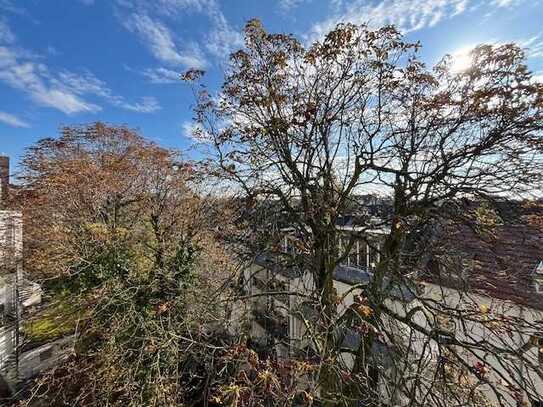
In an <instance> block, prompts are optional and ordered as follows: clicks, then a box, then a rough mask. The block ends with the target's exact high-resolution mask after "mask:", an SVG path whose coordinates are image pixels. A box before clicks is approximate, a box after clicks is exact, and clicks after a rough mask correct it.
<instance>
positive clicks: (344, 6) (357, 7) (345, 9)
mask: <svg viewBox="0 0 543 407" xmlns="http://www.w3.org/2000/svg"><path fill="white" fill-rule="evenodd" d="M337 6H338V9H339V11H338V12H336V13H335V15H333V16H332V17H330V18H328V19H326V20H324V21H322V22H319V23H317V24H315V25H314V26H313V28H312V30H311V32H310V33H309V35H308V36H307V37H308V39H309V40H315V39H318V38H322V37H323V36H324V35H325V34H326V33H327V32H328V31H330V30H331V29H333V28H334V27H335V26H336V25H337V24H338V23H339V22H352V23H355V24H365V23H367V24H370V25H371V26H376V27H377V26H382V25H387V24H394V25H395V26H396V27H398V28H399V29H400V30H401V31H402V32H404V33H408V32H411V31H417V30H420V29H423V28H427V27H432V26H435V25H436V24H437V23H439V22H440V21H442V20H444V19H449V18H452V17H454V16H456V15H459V14H461V13H463V12H464V11H465V10H466V7H467V6H468V0H433V1H428V0H382V1H373V2H368V1H366V0H353V1H349V2H343V3H341V4H338V5H337Z"/></svg>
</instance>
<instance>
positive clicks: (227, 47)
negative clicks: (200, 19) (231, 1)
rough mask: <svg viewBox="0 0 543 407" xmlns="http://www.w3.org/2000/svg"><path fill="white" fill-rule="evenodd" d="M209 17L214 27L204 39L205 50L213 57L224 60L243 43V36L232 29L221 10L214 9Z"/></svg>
mask: <svg viewBox="0 0 543 407" xmlns="http://www.w3.org/2000/svg"><path fill="white" fill-rule="evenodd" d="M211 18H212V20H213V22H214V24H213V25H214V28H213V29H212V30H211V32H210V33H209V35H208V36H207V39H206V43H207V50H208V51H209V52H210V53H211V54H212V55H214V56H215V57H217V58H219V59H221V60H225V59H226V58H228V56H229V54H230V53H231V52H232V51H233V50H234V49H236V48H240V47H241V46H242V45H243V36H242V35H241V33H240V32H239V31H235V30H234V29H232V27H231V26H230V24H228V21H227V20H226V18H225V17H224V15H223V14H222V13H221V12H219V11H216V12H215V13H214V14H213V15H212V17H211Z"/></svg>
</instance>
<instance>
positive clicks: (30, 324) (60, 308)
mask: <svg viewBox="0 0 543 407" xmlns="http://www.w3.org/2000/svg"><path fill="white" fill-rule="evenodd" d="M81 315H82V312H81V310H79V309H78V308H77V307H76V306H74V305H73V304H71V303H70V302H69V301H68V300H67V299H66V298H58V297H57V298H55V299H54V300H53V301H52V302H51V303H50V304H49V305H48V306H47V307H46V308H44V309H43V310H41V311H39V312H38V313H36V314H35V315H33V316H32V317H30V318H29V319H26V320H24V321H23V324H22V328H23V333H24V336H25V338H26V341H27V342H30V343H34V342H48V341H51V340H54V339H57V338H60V337H62V336H65V335H70V334H72V333H73V332H74V331H75V327H76V325H77V321H78V319H79V318H80V317H81Z"/></svg>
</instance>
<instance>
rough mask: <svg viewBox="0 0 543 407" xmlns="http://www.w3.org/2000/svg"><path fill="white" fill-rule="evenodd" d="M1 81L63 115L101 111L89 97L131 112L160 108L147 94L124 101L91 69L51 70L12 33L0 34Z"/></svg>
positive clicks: (150, 110) (146, 111)
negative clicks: (139, 98) (94, 97)
mask: <svg viewBox="0 0 543 407" xmlns="http://www.w3.org/2000/svg"><path fill="white" fill-rule="evenodd" d="M8 29H9V27H8ZM4 32H8V31H4ZM9 32H11V31H9ZM0 81H2V82H4V83H5V84H7V85H8V86H10V87H12V88H14V89H17V90H19V91H21V92H23V93H25V94H26V95H27V96H28V97H29V98H30V99H31V100H32V101H33V102H35V103H36V104H38V105H40V106H45V107H50V108H53V109H56V110H59V111H61V112H63V113H66V114H75V113H84V112H87V113H95V112H98V111H100V110H102V107H101V106H99V105H98V104H96V103H95V102H91V101H89V100H88V97H89V96H96V97H100V98H102V99H103V100H105V101H106V102H107V103H109V104H111V105H113V106H116V107H119V108H122V109H127V110H132V111H138V112H145V113H148V112H152V111H155V110H158V109H159V108H160V106H159V105H158V102H157V101H156V99H154V98H150V97H146V98H142V99H141V101H140V102H137V103H129V102H127V101H126V100H125V99H124V98H123V97H122V96H119V95H115V94H114V93H113V91H112V90H111V89H110V88H109V87H108V86H107V85H106V83H105V82H104V81H102V80H100V79H98V78H97V77H96V76H94V75H93V74H92V73H91V72H88V71H85V72H83V73H74V72H70V71H68V70H63V71H61V72H53V71H51V69H50V68H49V67H48V66H47V65H46V64H45V63H43V62H42V58H40V57H37V56H35V55H34V54H33V53H31V52H28V51H27V50H25V49H22V48H20V47H18V46H17V44H16V39H15V37H14V36H13V35H11V36H6V35H4V36H2V37H0Z"/></svg>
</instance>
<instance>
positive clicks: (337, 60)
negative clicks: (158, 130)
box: [185, 20, 543, 405]
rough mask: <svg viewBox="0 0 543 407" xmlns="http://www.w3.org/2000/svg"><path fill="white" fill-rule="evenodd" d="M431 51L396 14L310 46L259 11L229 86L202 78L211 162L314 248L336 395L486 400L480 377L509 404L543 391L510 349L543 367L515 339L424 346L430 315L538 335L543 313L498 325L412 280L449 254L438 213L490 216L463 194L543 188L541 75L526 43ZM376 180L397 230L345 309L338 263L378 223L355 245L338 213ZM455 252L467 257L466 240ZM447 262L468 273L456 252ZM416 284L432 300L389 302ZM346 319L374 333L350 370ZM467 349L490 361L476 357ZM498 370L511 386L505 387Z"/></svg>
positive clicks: (302, 253)
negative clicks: (530, 62)
mask: <svg viewBox="0 0 543 407" xmlns="http://www.w3.org/2000/svg"><path fill="white" fill-rule="evenodd" d="M418 49H419V44H414V43H409V42H407V41H405V40H404V38H403V37H402V35H401V34H400V33H399V32H398V31H397V30H396V29H395V28H394V27H390V26H387V27H383V28H380V29H377V30H372V29H370V28H368V27H366V26H355V25H351V24H342V25H339V26H337V27H336V28H335V29H334V30H332V31H331V32H330V33H328V34H327V35H326V37H325V38H324V39H323V40H322V41H317V42H315V43H313V44H311V45H309V46H304V45H303V44H302V43H301V42H300V41H299V40H298V39H296V38H295V37H294V36H292V35H285V34H270V33H268V32H266V30H265V29H264V28H263V26H262V25H261V23H260V22H259V21H257V20H252V21H250V22H249V23H248V24H247V25H246V27H245V47H244V48H243V49H241V50H239V51H238V52H235V53H234V54H232V56H231V59H230V66H229V68H228V70H227V72H226V76H225V82H224V85H223V87H222V90H221V92H220V93H219V94H218V95H213V94H211V93H210V92H208V91H207V90H206V89H205V87H202V85H199V86H195V87H194V89H195V92H196V96H197V100H198V103H197V105H196V108H195V121H196V124H195V127H194V128H195V136H196V137H198V138H200V139H201V140H202V141H203V143H202V145H203V147H204V148H205V149H206V150H207V152H208V153H209V154H210V163H211V165H212V166H213V168H216V169H217V170H218V171H219V172H220V175H221V176H222V177H223V179H225V180H227V182H228V183H231V184H232V185H235V187H233V191H234V192H235V193H238V195H239V196H241V197H243V198H245V199H246V202H247V208H246V211H245V215H246V216H247V219H248V218H249V215H248V214H250V215H253V214H255V213H257V212H258V210H257V209H255V208H262V207H265V209H266V210H267V211H269V210H270V208H271V210H273V211H274V212H275V214H276V216H279V217H284V219H285V220H286V221H287V223H288V224H289V225H288V226H290V227H292V228H294V229H295V232H294V233H293V234H294V235H296V239H297V241H298V247H299V249H300V250H298V252H297V253H298V254H291V255H290V256H289V261H291V262H292V261H294V263H296V264H297V265H298V266H299V267H300V268H301V269H304V270H309V272H310V273H311V275H312V277H313V281H314V283H315V286H314V290H313V292H312V293H311V295H312V296H313V297H314V298H316V299H317V300H316V303H315V304H314V306H315V307H317V309H318V310H319V312H318V314H317V315H318V317H317V318H316V320H315V321H310V323H313V324H314V326H313V328H314V329H313V330H312V332H317V333H318V334H315V335H313V338H312V340H313V341H314V349H316V350H317V352H318V355H319V360H320V367H319V374H318V378H319V379H318V385H317V388H318V390H317V393H316V394H318V397H320V399H321V401H322V402H323V403H324V404H325V405H348V404H350V403H354V402H356V400H363V403H364V405H377V404H379V403H381V402H382V400H380V396H381V395H382V394H383V393H382V392H383V388H382V386H383V383H384V386H385V387H387V386H388V387H389V390H390V388H392V390H391V391H392V393H395V392H396V393H398V394H401V395H402V396H397V395H393V396H391V399H390V400H392V401H390V402H399V401H398V400H400V399H401V400H405V398H407V400H408V401H407V403H408V404H409V405H453V404H454V405H467V404H470V403H475V402H476V401H477V400H478V401H477V402H483V401H482V400H484V397H482V396H480V393H478V389H480V388H481V386H487V387H489V388H490V391H491V392H493V393H494V395H495V398H496V399H497V400H498V402H499V403H504V404H506V403H509V402H512V401H511V400H513V399H514V397H517V398H518V396H516V394H517V393H518V392H521V393H522V392H525V393H528V394H529V395H530V396H532V397H536V395H535V393H534V392H535V390H534V388H533V387H530V385H527V384H526V383H523V382H522V380H518V376H519V375H518V374H517V373H518V372H515V371H514V370H515V369H516V368H515V367H514V366H517V365H515V364H514V363H509V362H507V361H508V360H509V358H513V359H516V360H521V361H522V363H527V364H530V366H532V367H533V368H534V369H535V371H538V372H539V373H538V374H539V375H541V370H540V369H539V368H538V367H537V366H534V363H533V359H529V358H528V357H527V356H526V354H525V353H523V351H520V350H519V349H518V347H517V348H515V347H514V346H513V345H511V344H509V343H505V342H503V343H500V344H496V343H495V342H492V341H490V340H488V338H484V339H481V338H479V337H478V336H477V335H474V336H470V335H469V334H466V335H464V337H463V339H461V340H456V339H455V340H454V346H453V345H451V343H449V344H442V343H438V344H437V345H438V348H439V350H440V352H441V351H443V354H445V353H446V354H447V364H446V366H445V367H444V364H443V363H441V362H439V363H437V362H436V363H434V362H432V361H427V360H426V359H425V358H424V357H423V356H421V355H424V354H425V351H424V349H426V347H427V346H430V345H429V344H430V343H433V344H434V345H435V343H436V338H435V332H434V331H432V330H431V329H430V328H429V326H430V325H429V324H430V322H429V321H430V320H432V321H435V320H438V319H439V318H438V317H440V318H441V317H442V318H441V319H443V318H449V319H454V320H457V319H459V318H460V320H462V321H464V322H466V321H468V320H469V319H470V318H471V319H473V320H474V321H475V322H477V323H482V324H483V325H485V329H488V330H489V331H488V332H491V333H492V335H498V336H499V334H497V332H498V331H499V330H500V329H501V330H503V329H505V330H507V329H509V330H510V331H515V332H517V331H519V330H520V329H524V332H529V331H530V332H531V331H533V330H535V329H536V327H535V326H533V325H531V324H530V323H529V322H527V321H524V320H522V319H519V320H515V321H513V319H511V318H507V317H505V316H504V315H503V314H500V313H498V315H499V316H496V318H497V320H499V321H498V322H499V323H498V322H496V320H494V319H492V318H489V317H488V315H487V314H486V311H485V312H484V313H483V314H484V315H483V316H481V315H480V314H477V313H475V314H473V315H471V314H466V313H465V312H464V311H462V312H461V311H459V310H458V306H456V308H455V306H450V305H448V304H447V303H446V301H445V300H442V301H435V300H429V299H428V298H426V297H425V296H424V295H421V294H420V293H419V292H417V290H415V289H414V288H413V287H415V286H416V285H417V283H418V282H419V281H420V279H421V276H422V274H423V273H424V272H426V271H427V269H428V264H429V261H428V259H429V258H430V257H431V258H432V259H433V260H434V261H435V259H438V258H441V259H443V258H444V257H447V256H442V257H439V256H434V251H435V250H436V247H437V246H440V243H438V240H439V239H437V238H436V233H435V231H436V228H437V227H438V226H437V225H440V227H441V226H443V225H450V224H451V223H450V222H453V221H454V222H456V223H462V224H467V223H468V220H471V221H472V223H477V222H479V223H480V221H481V217H480V216H478V215H480V214H481V211H480V210H479V212H477V211H475V212H473V213H472V212H469V211H467V210H464V209H462V207H461V206H462V205H461V204H462V202H469V201H477V202H481V201H492V200H495V199H496V197H502V198H503V197H508V198H513V197H519V196H522V197H528V198H529V197H533V194H539V193H540V192H541V185H542V184H541V174H542V169H543V166H542V165H543V156H542V146H543V138H542V133H541V131H542V128H543V85H542V84H540V83H536V82H535V80H534V79H533V78H532V76H531V73H530V71H529V69H528V68H527V66H526V63H525V55H524V52H523V50H522V49H521V48H519V47H518V46H516V45H514V44H503V45H481V46H478V47H476V48H474V49H473V51H472V52H471V54H470V57H471V61H472V63H471V65H470V66H469V67H468V68H467V69H465V70H462V71H455V70H454V69H453V67H454V64H453V61H452V60H451V57H445V58H443V60H441V61H440V62H439V63H437V64H436V65H435V66H434V67H432V68H429V67H427V66H426V65H425V64H424V63H423V62H421V61H420V59H419V58H418V56H417V51H418ZM201 74H202V73H201V72H198V71H189V72H187V73H186V74H185V79H187V80H189V81H191V82H193V83H199V79H200V77H201ZM368 193H370V194H371V193H373V194H375V193H378V194H382V195H387V196H388V197H389V198H390V200H391V201H390V202H391V204H390V209H391V211H390V216H388V217H387V218H386V219H383V225H386V226H388V227H389V232H388V233H387V235H386V236H385V238H384V241H383V242H382V244H381V245H380V246H379V247H378V250H379V252H380V262H379V263H378V264H377V266H376V268H375V270H374V273H373V277H372V280H371V283H370V284H369V287H367V288H366V289H364V291H362V292H360V291H357V292H359V293H361V295H360V296H359V297H357V298H358V300H359V302H358V304H355V305H357V306H358V308H356V307H355V308H352V307H350V308H348V310H347V311H344V310H340V309H339V308H338V305H339V304H341V302H342V300H343V299H344V298H338V296H337V293H336V290H335V289H334V283H333V279H334V271H335V270H336V268H337V266H338V265H339V264H340V263H341V262H342V261H343V260H344V259H345V257H346V256H347V255H348V254H349V252H350V251H351V249H352V247H353V244H354V242H355V240H356V239H359V238H363V237H364V236H368V233H369V232H368V231H369V230H370V229H372V228H375V227H376V225H375V224H374V223H370V222H364V221H362V222H361V224H359V228H358V229H357V233H352V234H351V238H350V240H349V241H348V243H346V244H344V245H343V246H340V245H339V244H338V242H339V238H340V236H339V235H340V233H339V231H338V227H337V225H338V223H339V220H340V217H341V216H342V215H344V214H345V213H346V212H348V211H350V210H352V208H353V207H356V206H357V203H358V201H357V199H358V197H359V196H360V195H361V194H368ZM483 206H484V205H483ZM458 208H460V209H458ZM255 219H257V218H255ZM261 220H262V219H261V218H258V221H261ZM245 223H246V224H247V223H250V222H248V221H246V222H245ZM263 229H265V230H263ZM251 233H252V237H253V238H255V239H256V240H255V241H259V237H260V238H261V237H262V236H263V234H264V235H265V239H264V243H263V244H262V245H261V246H262V247H263V246H266V244H267V245H268V247H272V246H273V245H274V244H276V243H277V242H279V241H280V239H281V236H282V234H281V233H273V231H272V230H271V229H270V228H262V227H261V228H258V227H254V228H252V229H251ZM440 241H441V240H440ZM236 247H239V246H236ZM262 247H260V249H261V248H262ZM251 249H254V247H253V246H251ZM441 249H443V250H445V252H446V254H448V255H449V256H448V257H447V258H449V259H450V258H453V257H454V256H453V249H450V250H447V248H446V247H445V248H444V246H441ZM443 250H442V251H443ZM441 263H442V264H440V268H442V267H446V266H447V265H448V267H449V268H448V272H449V273H453V274H454V273H457V271H458V270H457V269H455V268H454V267H457V263H454V262H448V263H447V262H446V261H442V262H441ZM453 263H454V264H455V266H454V267H453V266H452V264H453ZM457 274H458V273H457ZM404 288H406V289H407V290H409V291H411V294H412V295H413V296H415V298H417V300H418V304H419V305H420V306H417V307H414V308H409V306H408V305H407V304H405V305H404V306H403V308H402V309H401V310H398V309H396V308H394V307H392V306H391V301H392V299H393V296H394V292H397V290H398V289H400V290H403V289H404ZM305 294H307V293H305ZM471 305H473V303H472V304H471ZM357 310H358V311H357ZM359 311H360V312H359ZM421 315H422V316H423V317H421ZM491 320H492V321H494V322H496V324H494V325H492V324H491V323H490V322H491ZM306 322H307V321H306ZM503 324H506V326H507V328H504V325H503ZM361 326H362V327H365V329H360V327H361ZM405 326H408V327H409V329H408V330H407V331H406V330H405V329H404V328H403V327H405ZM338 327H344V328H347V329H357V328H358V329H359V331H362V332H363V334H362V335H361V341H360V343H359V345H358V347H357V349H355V350H354V352H353V353H354V363H353V364H352V366H349V367H345V366H341V363H340V362H339V361H340V360H341V358H340V357H339V355H340V354H341V352H342V350H341V342H342V341H341V340H339V339H338V332H339V331H341V330H338ZM492 327H494V328H492ZM498 327H499V328H498ZM492 329H494V330H495V331H492ZM500 332H501V331H500ZM489 335H490V334H489ZM384 337H386V338H387V343H389V344H392V345H393V346H394V348H395V349H396V351H395V352H392V351H391V357H392V359H393V363H394V364H395V365H396V367H397V369H396V372H400V373H399V374H395V375H394V377H392V376H391V375H388V374H386V373H383V369H381V368H380V366H379V363H378V362H377V358H376V356H375V352H374V349H375V343H376V341H378V340H381V339H382V338H384ZM415 338H417V341H418V342H419V343H420V347H419V348H417V347H416V346H415V345H414V341H415ZM406 341H407V343H406ZM417 346H419V345H417ZM459 349H460V350H459ZM417 352H418V353H417ZM467 353H469V354H472V355H475V357H476V358H479V359H477V360H478V361H480V364H477V363H476V364H473V363H472V362H471V361H468V360H469V359H468V357H467V356H466V354H467ZM413 354H417V355H418V356H419V357H418V358H416V359H413V358H412V357H411V356H412V355H413ZM489 354H490V355H495V356H496V357H498V358H501V359H500V363H501V365H502V370H499V369H498V370H499V372H498V373H496V372H495V376H492V375H490V374H486V371H485V370H484V369H486V367H483V365H484V364H483V362H484V358H485V357H486V356H482V355H489ZM500 355H504V356H503V357H502V356H500ZM440 360H441V359H440ZM443 360H445V358H444V359H443ZM478 363H479V362H478ZM484 366H486V365H484ZM447 372H449V373H447ZM448 374H449V375H448ZM464 374H465V376H464ZM447 375H448V376H447ZM496 376H499V379H500V380H503V381H504V383H505V384H503V385H501V384H496V383H497V382H496V381H495V379H496ZM464 377H465V381H464V382H463V381H462V380H464ZM490 377H492V378H493V379H492V380H491V379H490ZM453 378H454V379H453ZM500 386H501V387H500ZM504 386H505V387H504ZM508 386H509V387H508ZM519 389H520V390H519ZM515 392H517V393H515ZM506 393H509V394H513V396H511V397H513V399H512V398H507V397H505V396H503V394H506ZM476 396H477V397H480V398H477V397H476ZM398 397H400V398H399V399H398ZM401 397H403V399H402V398H401ZM466 403H467V404H466Z"/></svg>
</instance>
